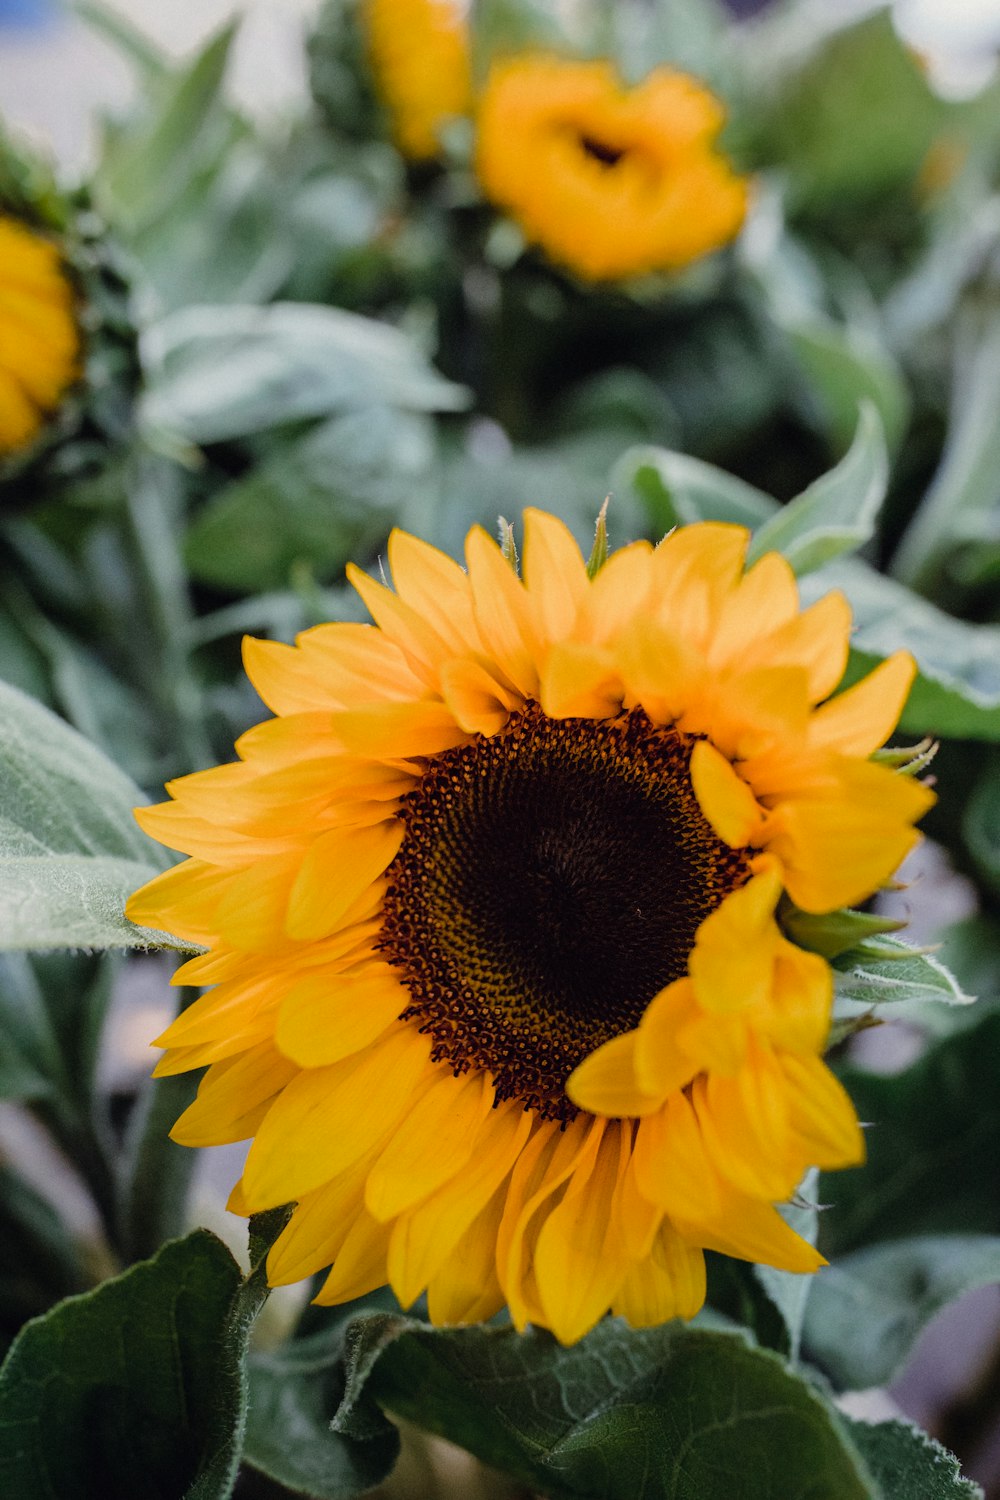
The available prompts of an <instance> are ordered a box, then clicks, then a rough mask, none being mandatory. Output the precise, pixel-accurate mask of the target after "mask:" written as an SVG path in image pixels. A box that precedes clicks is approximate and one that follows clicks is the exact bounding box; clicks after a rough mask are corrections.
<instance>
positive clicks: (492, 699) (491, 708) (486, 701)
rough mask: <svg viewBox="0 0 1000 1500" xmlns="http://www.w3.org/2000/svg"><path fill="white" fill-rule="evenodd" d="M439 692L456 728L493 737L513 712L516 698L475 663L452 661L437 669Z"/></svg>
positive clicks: (518, 705)
mask: <svg viewBox="0 0 1000 1500" xmlns="http://www.w3.org/2000/svg"><path fill="white" fill-rule="evenodd" d="M441 693H442V696H443V698H444V701H445V703H446V705H447V707H448V711H449V713H451V714H452V715H453V716H454V719H455V722H456V723H457V724H458V726H459V728H460V729H464V730H465V731H466V732H467V733H469V734H496V733H498V731H499V730H501V729H502V728H503V726H504V725H505V724H506V722H507V720H508V719H509V718H510V716H511V714H512V713H513V712H514V711H515V709H518V708H523V706H524V704H523V700H522V699H521V698H520V696H519V695H518V694H517V693H515V692H513V691H512V690H511V689H510V688H509V687H506V686H505V685H504V684H503V683H502V682H499V681H498V680H497V677H496V676H494V675H493V674H492V673H490V672H487V670H486V668H485V667H482V666H480V665H479V663H478V662H474V661H469V660H462V661H452V662H449V663H448V664H447V666H444V667H442V669H441Z"/></svg>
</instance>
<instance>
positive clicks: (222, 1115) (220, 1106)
mask: <svg viewBox="0 0 1000 1500" xmlns="http://www.w3.org/2000/svg"><path fill="white" fill-rule="evenodd" d="M295 1071H296V1069H295V1067H294V1065H293V1064H292V1063H289V1062H288V1061H287V1060H286V1059H285V1058H283V1057H282V1056H281V1054H280V1053H278V1052H276V1051H275V1049H274V1047H272V1046H271V1044H270V1043H269V1042H264V1043H261V1044H260V1045H259V1046H257V1047H253V1048H251V1049H250V1051H248V1052H245V1053H244V1054H243V1055H242V1057H237V1058H233V1059H232V1061H230V1062H223V1063H217V1064H216V1065H215V1067H213V1068H210V1069H209V1071H208V1072H207V1073H206V1074H205V1076H204V1078H203V1079H202V1081H201V1084H200V1085H199V1088H198V1097H197V1098H196V1099H195V1101H194V1103H193V1104H189V1105H188V1107H187V1109H186V1110H185V1111H184V1113H183V1114H182V1115H181V1116H180V1118H179V1119H178V1121H177V1123H176V1124H175V1125H174V1128H173V1130H171V1132H170V1139H171V1140H173V1141H176V1142H177V1144H178V1145H179V1146H210V1145H211V1146H222V1145H226V1144H227V1143H228V1142H230V1141H245V1140H246V1139H247V1137H248V1136H251V1135H253V1133H254V1131H255V1130H256V1129H257V1128H258V1126H259V1124H260V1122H261V1119H262V1118H263V1115H264V1114H265V1113H266V1112H267V1109H268V1106H269V1104H270V1101H271V1100H272V1099H274V1097H275V1096H276V1095H277V1094H278V1093H279V1091H280V1090H281V1089H282V1088H284V1086H285V1085H286V1084H287V1083H288V1080H289V1079H290V1078H291V1077H292V1076H293V1074H294V1073H295Z"/></svg>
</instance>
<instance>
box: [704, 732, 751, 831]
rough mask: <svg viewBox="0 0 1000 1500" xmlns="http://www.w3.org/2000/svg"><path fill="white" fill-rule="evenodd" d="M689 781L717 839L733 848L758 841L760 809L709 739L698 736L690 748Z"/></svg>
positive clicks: (728, 762) (742, 782)
mask: <svg viewBox="0 0 1000 1500" xmlns="http://www.w3.org/2000/svg"><path fill="white" fill-rule="evenodd" d="M691 785H692V786H693V787H694V793H695V796H696V797H697V798H698V802H699V805H700V807H701V810H702V812H703V813H704V814H705V817H706V818H707V819H708V821H709V822H710V823H711V825H712V827H713V828H714V829H715V831H716V833H717V834H718V835H719V838H720V839H723V840H724V841H725V842H726V843H727V844H729V845H730V846H731V847H732V848H734V849H739V848H742V847H743V846H744V845H746V844H752V843H755V842H756V841H757V839H758V838H759V836H760V832H761V829H762V827H763V822H764V813H763V810H762V809H761V807H760V804H759V803H758V801H757V799H756V797H755V796H754V794H753V792H752V791H751V790H750V788H749V787H748V786H747V784H746V782H745V781H743V780H742V778H741V777H740V776H739V775H738V774H737V772H736V771H735V770H734V768H733V765H732V762H731V761H728V760H727V759H726V757H725V756H724V755H720V754H719V752H718V750H716V748H715V746H714V745H712V744H711V743H710V742H709V741H708V740H698V741H697V742H696V743H695V747H694V749H693V750H692V751H691Z"/></svg>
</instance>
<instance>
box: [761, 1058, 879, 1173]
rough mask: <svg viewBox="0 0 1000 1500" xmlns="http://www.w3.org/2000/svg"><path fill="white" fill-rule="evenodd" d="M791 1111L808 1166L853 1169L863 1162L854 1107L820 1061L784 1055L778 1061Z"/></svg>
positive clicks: (844, 1091)
mask: <svg viewBox="0 0 1000 1500" xmlns="http://www.w3.org/2000/svg"><path fill="white" fill-rule="evenodd" d="M779 1063H780V1066H781V1070H782V1072H783V1073H784V1075H785V1080H786V1086H787V1090H788V1099H789V1104H790V1107H791V1123H792V1127H793V1129H794V1130H796V1131H797V1133H798V1134H799V1136H800V1137H801V1139H802V1140H803V1142H804V1149H805V1152H806V1154H807V1159H808V1161H809V1162H810V1164H811V1165H813V1166H817V1167H824V1168H834V1167H855V1166H859V1165H860V1163H861V1162H863V1161H864V1159H865V1141H864V1135H863V1134H862V1131H861V1126H860V1125H859V1124H858V1117H857V1115H856V1114H855V1112H854V1105H853V1104H852V1103H851V1100H850V1098H849V1096H848V1094H847V1091H846V1090H845V1088H844V1086H843V1084H842V1083H841V1082H840V1081H839V1079H837V1078H835V1077H834V1076H833V1074H832V1073H831V1072H830V1069H829V1068H828V1067H827V1066H826V1064H825V1063H824V1062H823V1060H822V1058H819V1057H814V1056H810V1055H808V1054H797V1053H791V1052H786V1053H784V1054H783V1055H782V1056H781V1057H780V1059H779Z"/></svg>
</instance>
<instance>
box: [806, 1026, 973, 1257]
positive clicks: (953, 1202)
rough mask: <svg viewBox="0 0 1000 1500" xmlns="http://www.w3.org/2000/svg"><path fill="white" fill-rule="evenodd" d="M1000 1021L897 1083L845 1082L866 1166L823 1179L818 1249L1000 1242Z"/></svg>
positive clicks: (867, 1078)
mask: <svg viewBox="0 0 1000 1500" xmlns="http://www.w3.org/2000/svg"><path fill="white" fill-rule="evenodd" d="M998 1076H1000V1015H995V1014H990V1013H987V1014H986V1015H985V1016H984V1017H983V1019H982V1020H981V1021H980V1023H979V1025H978V1026H973V1027H970V1028H969V1029H968V1030H965V1031H961V1032H957V1033H956V1034H955V1035H953V1036H948V1037H946V1038H944V1039H943V1040H941V1041H939V1042H937V1043H936V1044H935V1045H933V1046H931V1047H930V1048H928V1050H927V1052H926V1053H925V1054H924V1055H923V1056H922V1057H921V1058H920V1060H919V1061H918V1062H916V1063H915V1064H914V1065H913V1066H912V1067H910V1068H907V1069H906V1071H905V1072H903V1073H898V1074H895V1075H892V1076H888V1077H885V1076H881V1075H879V1074H874V1073H867V1072H864V1071H862V1070H861V1069H859V1068H846V1069H844V1071H843V1072H842V1074H841V1077H842V1080H843V1083H844V1086H845V1087H846V1089H847V1091H848V1093H849V1094H850V1095H851V1098H852V1099H853V1101H854V1105H855V1108H856V1109H857V1112H858V1116H859V1118H860V1119H862V1120H865V1121H868V1122H870V1124H871V1128H870V1129H869V1130H868V1131H867V1132H866V1145H867V1150H868V1160H867V1162H866V1164H865V1165H864V1166H863V1167H852V1168H850V1169H849V1170H847V1171H844V1172H836V1173H833V1174H831V1175H829V1176H827V1175H824V1176H823V1177H822V1179H821V1182H820V1194H819V1196H820V1200H821V1202H823V1203H827V1204H830V1205H831V1208H830V1211H829V1212H828V1213H825V1214H823V1215H822V1220H821V1223H820V1249H821V1250H822V1251H823V1253H824V1254H825V1255H827V1256H830V1255H842V1254H844V1253H846V1252H847V1251H849V1250H860V1249H863V1248H865V1247H866V1246H869V1245H874V1244H880V1243H881V1242H882V1241H885V1240H897V1239H901V1238H902V1237H903V1236H906V1235H915V1234H989V1235H1000V1182H998V1180H997V1178H996V1175H995V1174H994V1173H992V1172H990V1171H984V1163H990V1162H993V1161H996V1160H997V1159H998V1157H1000V1091H998V1089H997V1077H998Z"/></svg>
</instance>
